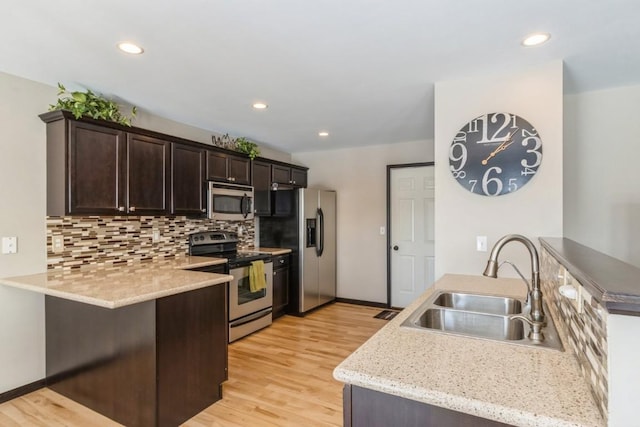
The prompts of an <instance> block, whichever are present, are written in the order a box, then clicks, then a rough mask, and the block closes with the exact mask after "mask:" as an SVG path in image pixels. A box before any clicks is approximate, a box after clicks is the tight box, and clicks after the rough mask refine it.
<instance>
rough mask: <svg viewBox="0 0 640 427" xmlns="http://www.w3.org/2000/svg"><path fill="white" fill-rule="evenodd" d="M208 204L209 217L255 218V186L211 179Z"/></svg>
mask: <svg viewBox="0 0 640 427" xmlns="http://www.w3.org/2000/svg"><path fill="white" fill-rule="evenodd" d="M207 205H208V207H207V216H208V217H209V219H220V220H227V221H244V220H247V219H253V187H251V186H248V185H237V184H223V183H219V182H212V181H209V185H208V192H207Z"/></svg>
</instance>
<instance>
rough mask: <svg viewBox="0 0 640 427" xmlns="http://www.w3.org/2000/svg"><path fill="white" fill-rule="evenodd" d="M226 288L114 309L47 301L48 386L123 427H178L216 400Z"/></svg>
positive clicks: (223, 356)
mask: <svg viewBox="0 0 640 427" xmlns="http://www.w3.org/2000/svg"><path fill="white" fill-rule="evenodd" d="M226 289H227V284H220V285H214V286H209V287H206V288H202V289H197V290H194V291H189V292H184V293H180V294H176V295H172V296H168V297H164V298H160V299H157V300H153V301H146V302H142V303H138V304H133V305H129V306H125V307H121V308H116V309H107V308H102V307H98V306H94V305H90V304H84V303H80V302H76V301H70V300H66V299H62V298H57V297H52V296H47V297H46V299H45V307H46V308H45V313H46V344H47V346H46V361H47V368H46V371H47V386H48V387H50V388H51V389H53V390H54V391H56V392H58V393H60V394H62V395H64V396H67V397H69V398H71V399H73V400H75V401H77V402H79V403H81V404H83V405H84V406H87V407H88V408H91V409H93V410H95V411H97V412H99V413H101V414H103V415H105V416H107V417H109V418H111V419H113V420H115V421H117V422H119V423H121V424H124V425H126V426H132V427H133V426H177V425H179V424H181V423H183V422H184V421H186V420H187V419H189V418H191V417H193V416H194V415H196V414H197V413H198V412H200V411H202V410H203V409H205V408H206V407H208V406H210V405H211V404H213V403H214V402H216V401H217V400H219V399H221V398H222V382H224V381H225V379H226V378H227V341H228V340H227V312H226V301H227V295H226V292H227V291H226Z"/></svg>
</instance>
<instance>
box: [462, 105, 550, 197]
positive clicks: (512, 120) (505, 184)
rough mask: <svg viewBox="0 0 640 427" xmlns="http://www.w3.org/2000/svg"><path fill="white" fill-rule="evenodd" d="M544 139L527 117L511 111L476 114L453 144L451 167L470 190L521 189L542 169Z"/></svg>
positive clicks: (499, 193)
mask: <svg viewBox="0 0 640 427" xmlns="http://www.w3.org/2000/svg"><path fill="white" fill-rule="evenodd" d="M541 162H542V140H541V139H540V135H538V131H536V129H535V128H534V127H533V126H532V125H531V123H529V122H528V121H526V120H525V119H523V118H522V117H519V116H516V115H515V114H511V113H491V114H484V115H482V116H480V117H476V118H475V119H473V120H471V121H470V122H469V123H467V124H466V125H464V126H463V128H462V129H460V130H459V131H458V133H457V134H456V136H455V137H454V138H453V142H452V143H451V147H450V148H449V168H450V169H451V173H452V174H453V177H454V178H455V179H456V180H457V181H458V183H459V184H460V185H462V186H463V187H464V188H466V189H467V190H469V191H471V192H472V193H476V194H480V195H482V196H502V195H503V194H509V193H513V192H514V191H517V190H519V189H520V188H522V186H524V185H525V184H527V183H528V182H529V180H531V178H533V177H534V176H535V174H536V172H538V168H539V167H540V163H541Z"/></svg>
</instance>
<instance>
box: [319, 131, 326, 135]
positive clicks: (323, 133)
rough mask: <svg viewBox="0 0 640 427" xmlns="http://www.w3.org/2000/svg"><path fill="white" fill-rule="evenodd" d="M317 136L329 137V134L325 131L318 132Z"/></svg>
mask: <svg viewBox="0 0 640 427" xmlns="http://www.w3.org/2000/svg"><path fill="white" fill-rule="evenodd" d="M318 136H329V132H326V131H322V132H318Z"/></svg>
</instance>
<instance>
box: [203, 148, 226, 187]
mask: <svg viewBox="0 0 640 427" xmlns="http://www.w3.org/2000/svg"><path fill="white" fill-rule="evenodd" d="M228 177H229V173H228V171H227V155H226V154H224V153H218V152H216V151H209V153H208V154H207V179H209V180H212V181H225V182H226V181H227V178H228Z"/></svg>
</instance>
